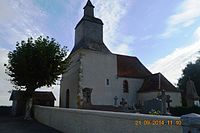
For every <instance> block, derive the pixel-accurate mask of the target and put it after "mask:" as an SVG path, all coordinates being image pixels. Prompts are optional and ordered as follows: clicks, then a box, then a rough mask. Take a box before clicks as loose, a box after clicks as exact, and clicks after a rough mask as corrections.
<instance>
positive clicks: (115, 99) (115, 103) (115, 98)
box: [114, 96, 118, 107]
mask: <svg viewBox="0 0 200 133" xmlns="http://www.w3.org/2000/svg"><path fill="white" fill-rule="evenodd" d="M117 100H118V97H117V96H115V97H114V106H115V107H117Z"/></svg>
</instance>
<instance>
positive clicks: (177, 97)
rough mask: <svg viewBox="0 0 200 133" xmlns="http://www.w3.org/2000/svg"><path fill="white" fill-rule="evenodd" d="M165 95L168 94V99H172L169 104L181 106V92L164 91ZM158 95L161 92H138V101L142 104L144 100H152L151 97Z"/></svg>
mask: <svg viewBox="0 0 200 133" xmlns="http://www.w3.org/2000/svg"><path fill="white" fill-rule="evenodd" d="M165 94H166V95H170V99H171V100H172V102H171V104H170V105H171V106H173V107H176V106H181V105H182V104H181V94H180V93H178V92H166V93H165ZM158 95H161V92H158V91H157V92H144V93H138V102H140V103H141V104H144V101H147V100H152V99H153V98H156V97H157V96H158Z"/></svg>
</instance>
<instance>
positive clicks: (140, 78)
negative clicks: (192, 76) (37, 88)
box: [60, 0, 181, 108]
mask: <svg viewBox="0 0 200 133" xmlns="http://www.w3.org/2000/svg"><path fill="white" fill-rule="evenodd" d="M83 9H84V15H83V17H82V18H81V20H80V21H79V22H78V24H77V25H76V27H75V42H74V43H75V44H74V48H73V49H72V51H71V53H70V55H69V57H68V61H69V62H70V65H69V67H68V68H67V69H66V71H65V73H64V74H63V75H62V79H61V86H60V107H64V108H87V107H89V106H92V105H95V106H113V107H118V106H120V105H121V103H122V102H126V104H127V106H129V107H133V106H135V105H138V104H141V105H143V104H144V102H145V101H147V100H151V99H154V98H156V97H158V96H159V95H161V93H162V91H163V90H164V91H165V93H166V94H167V95H169V96H170V98H171V101H172V102H171V106H174V107H175V106H181V93H180V91H178V90H177V89H176V87H175V86H174V85H173V84H171V83H170V82H169V81H168V80H167V79H166V78H165V77H164V76H163V75H162V74H161V73H155V74H153V73H151V72H150V71H149V70H148V69H147V68H146V67H145V66H144V65H143V64H142V63H141V61H140V60H139V59H138V58H137V57H134V56H128V55H119V54H114V53H112V52H111V51H110V50H109V49H108V48H107V47H106V45H105V44H104V42H103V22H102V20H101V19H99V18H96V17H95V16H94V6H93V4H92V3H91V1H90V0H88V1H87V3H86V5H85V7H84V8H83Z"/></svg>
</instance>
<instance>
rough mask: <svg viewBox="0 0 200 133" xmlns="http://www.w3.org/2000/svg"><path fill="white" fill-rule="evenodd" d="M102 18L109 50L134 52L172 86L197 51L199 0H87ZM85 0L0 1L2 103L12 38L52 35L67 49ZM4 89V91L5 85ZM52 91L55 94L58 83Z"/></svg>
mask: <svg viewBox="0 0 200 133" xmlns="http://www.w3.org/2000/svg"><path fill="white" fill-rule="evenodd" d="M91 1H92V3H93V5H94V6H95V16H96V17H98V18H100V19H102V21H103V22H104V43H105V44H106V45H107V46H108V48H109V49H110V50H111V51H112V52H113V53H118V54H126V55H131V56H137V57H138V58H139V59H140V60H141V62H142V63H144V64H145V65H146V66H147V67H148V68H149V69H150V71H152V72H153V73H155V72H162V73H163V74H164V75H165V76H166V77H167V78H168V79H169V80H170V81H171V82H172V83H173V84H176V83H177V79H178V78H179V77H180V76H181V70H182V69H183V68H184V67H185V65H186V64H187V63H188V62H189V61H195V60H196V58H197V57H198V56H199V55H198V53H197V51H199V50H200V0H173V2H172V1H168V0H126V1H124V0H91ZM85 3H86V0H59V1H58V0H57V1H56V0H29V1H26V0H18V1H15V0H1V4H0V9H1V12H0V58H1V59H0V84H1V86H0V105H1V104H7V103H8V102H7V98H8V97H9V94H8V93H7V91H8V90H11V89H13V88H12V85H10V83H9V82H8V81H7V80H6V79H8V77H7V76H6V75H5V74H4V68H3V64H4V63H5V62H6V61H7V53H8V51H10V50H13V49H14V47H15V42H16V41H20V40H22V39H27V37H30V36H33V37H37V36H39V35H43V36H46V35H48V36H50V37H54V38H55V39H56V40H57V41H58V42H59V43H60V44H62V45H63V46H64V45H65V46H68V48H69V50H71V49H72V48H73V44H74V27H75V25H76V24H77V23H78V21H79V20H80V18H81V17H82V15H83V9H82V8H83V7H84V5H85ZM5 88H6V89H5ZM54 88H57V89H55V90H54V92H55V93H56V95H58V93H59V92H58V86H54Z"/></svg>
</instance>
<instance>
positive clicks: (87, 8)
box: [83, 0, 94, 17]
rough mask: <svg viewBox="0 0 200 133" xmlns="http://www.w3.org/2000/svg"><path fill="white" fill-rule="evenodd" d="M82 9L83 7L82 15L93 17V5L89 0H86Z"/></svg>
mask: <svg viewBox="0 0 200 133" xmlns="http://www.w3.org/2000/svg"><path fill="white" fill-rule="evenodd" d="M83 9H84V16H90V17H94V6H93V5H92V2H91V1H90V0H88V1H87V4H86V5H85V7H84V8H83Z"/></svg>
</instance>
